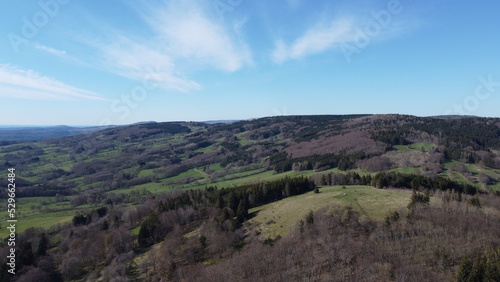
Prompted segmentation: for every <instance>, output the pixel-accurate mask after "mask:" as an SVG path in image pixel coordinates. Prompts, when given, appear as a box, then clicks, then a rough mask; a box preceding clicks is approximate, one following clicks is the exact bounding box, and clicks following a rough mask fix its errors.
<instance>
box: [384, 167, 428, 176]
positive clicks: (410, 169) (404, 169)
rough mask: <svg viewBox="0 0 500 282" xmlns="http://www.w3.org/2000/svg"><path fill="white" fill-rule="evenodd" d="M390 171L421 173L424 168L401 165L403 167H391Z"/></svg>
mask: <svg viewBox="0 0 500 282" xmlns="http://www.w3.org/2000/svg"><path fill="white" fill-rule="evenodd" d="M390 171H391V172H397V173H405V174H419V175H421V174H422V173H423V171H422V168H420V167H401V168H395V169H391V170H390Z"/></svg>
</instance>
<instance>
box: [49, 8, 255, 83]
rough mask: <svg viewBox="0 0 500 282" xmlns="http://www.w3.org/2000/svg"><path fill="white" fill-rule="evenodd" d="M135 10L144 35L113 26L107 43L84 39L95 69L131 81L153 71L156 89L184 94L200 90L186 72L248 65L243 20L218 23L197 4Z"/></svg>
mask: <svg viewBox="0 0 500 282" xmlns="http://www.w3.org/2000/svg"><path fill="white" fill-rule="evenodd" d="M136 12H137V13H138V14H139V15H140V16H141V19H142V21H143V22H144V23H146V26H147V27H148V29H149V30H148V31H149V32H148V35H147V36H145V35H140V34H132V33H130V32H127V31H116V30H112V32H107V34H113V36H111V37H109V36H108V38H107V40H106V41H104V40H101V41H96V40H84V41H85V42H86V43H87V44H89V45H91V46H93V47H94V48H96V51H97V54H96V56H97V57H98V58H99V59H97V65H99V67H100V68H102V69H105V70H106V71H109V72H111V73H114V74H117V75H120V76H123V77H127V78H130V79H133V80H136V81H142V80H144V79H145V78H149V77H150V76H151V75H152V74H151V69H154V70H155V73H154V79H155V81H156V82H158V83H159V85H158V86H159V87H160V88H162V89H166V90H174V91H179V92H184V93H187V92H190V91H197V90H201V89H202V86H201V85H200V84H199V83H198V82H196V81H195V80H193V79H192V78H189V77H188V75H187V74H192V73H194V72H196V71H198V70H206V69H216V70H219V71H224V72H234V71H237V70H239V69H241V68H243V67H244V66H246V65H250V64H252V59H251V53H250V51H249V48H248V47H247V46H246V45H245V44H244V42H243V40H242V38H241V33H240V29H241V28H242V23H240V24H235V25H233V26H232V27H228V26H226V25H223V24H222V23H221V22H220V21H217V19H216V18H215V17H211V16H210V13H209V12H208V11H207V8H206V7H204V6H203V5H201V4H200V3H193V2H192V1H170V2H169V3H168V4H158V5H150V6H147V5H141V6H138V7H137V8H136ZM243 23H244V22H243ZM47 51H48V50H47Z"/></svg>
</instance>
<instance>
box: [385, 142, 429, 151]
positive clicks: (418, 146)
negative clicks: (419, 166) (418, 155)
mask: <svg viewBox="0 0 500 282" xmlns="http://www.w3.org/2000/svg"><path fill="white" fill-rule="evenodd" d="M392 147H394V148H395V149H396V150H399V151H404V152H415V151H422V150H423V151H424V152H429V151H430V150H432V148H435V147H436V145H435V144H432V143H413V144H409V145H394V146H392Z"/></svg>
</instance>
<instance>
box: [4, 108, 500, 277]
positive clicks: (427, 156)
mask: <svg viewBox="0 0 500 282" xmlns="http://www.w3.org/2000/svg"><path fill="white" fill-rule="evenodd" d="M0 166H3V171H4V172H5V175H7V172H8V169H11V171H14V170H12V169H15V180H14V179H12V178H11V179H10V180H9V179H8V178H6V177H3V178H0V185H2V186H3V187H8V185H9V183H11V182H13V181H15V183H16V188H15V197H16V216H17V219H18V224H17V230H16V231H17V233H18V236H17V238H16V240H17V243H18V245H16V246H17V253H16V257H17V258H18V261H17V268H18V269H17V271H18V273H19V275H18V276H15V277H14V276H9V274H8V272H7V268H8V265H7V264H6V263H4V260H5V258H6V256H7V254H8V253H9V248H10V247H9V245H8V241H5V240H4V241H3V242H2V243H0V254H5V255H2V257H3V258H4V259H3V260H2V259H0V281H11V280H16V279H19V281H36V280H42V281H75V280H88V281H97V280H102V281H111V280H113V279H115V280H116V281H158V280H161V279H165V280H172V281H197V280H198V281H200V280H199V279H201V280H202V281H278V280H286V281H297V280H313V281H332V280H333V281H339V280H367V281H391V280H404V279H407V278H408V279H409V278H412V279H409V280H410V281H446V280H461V281H465V280H467V281H495V280H496V279H497V278H498V279H500V274H499V273H500V269H499V267H498V266H499V265H500V248H499V247H498V246H500V239H499V238H498V232H499V230H498V227H499V226H500V204H499V203H500V119H499V118H480V117H446V118H443V117H432V118H430V117H427V118H425V117H415V116H408V115H318V116H276V117H267V118H260V119H254V120H245V121H236V122H232V123H213V124H211V123H202V122H166V123H153V122H148V123H142V124H135V125H130V126H120V127H113V128H106V129H102V130H98V131H95V132H91V133H86V134H79V135H73V136H66V137H57V138H51V139H46V140H39V141H30V142H18V141H16V142H11V141H3V142H2V143H0ZM11 176H12V174H11ZM8 192H9V191H8V190H7V189H3V190H0V199H2V201H6V199H7V198H8V197H10V196H9V193H8ZM332 205H333V206H332ZM436 226H439V228H435V227H436ZM0 236H1V237H2V238H6V237H7V236H9V234H8V230H7V229H6V228H2V229H0ZM262 254H269V255H268V256H263V255H262ZM283 257H285V258H286V261H287V263H285V264H284V263H282V262H283ZM306 257H307V260H305V259H304V258H306ZM414 277H415V279H413V278H414ZM478 277H479V278H478ZM480 278H481V279H483V278H484V279H483V280H481V279H480ZM44 279H45V280H44ZM488 279H490V280H488Z"/></svg>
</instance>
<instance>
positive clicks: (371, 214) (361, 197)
mask: <svg viewBox="0 0 500 282" xmlns="http://www.w3.org/2000/svg"><path fill="white" fill-rule="evenodd" d="M345 187H346V189H343V188H342V186H325V187H322V188H320V193H318V194H316V193H314V192H309V193H306V194H303V195H298V196H294V197H289V198H286V199H283V200H280V201H277V202H273V203H270V204H267V205H263V206H260V207H256V208H253V209H250V210H249V213H255V217H254V218H252V219H250V220H249V222H250V223H255V224H257V229H258V230H260V232H261V234H262V237H263V238H275V237H276V236H278V235H280V236H284V235H286V234H287V233H288V232H289V231H290V229H291V228H293V227H294V226H295V225H296V224H297V222H298V221H299V220H301V219H304V217H305V216H306V215H307V213H308V212H309V211H310V210H312V211H316V210H318V209H320V208H322V207H324V206H327V205H331V204H337V205H341V206H350V207H352V208H353V209H354V210H355V211H357V212H359V213H360V214H362V215H365V216H367V217H368V218H370V219H373V220H383V219H384V218H385V216H386V215H387V213H388V212H390V211H393V210H397V209H399V208H402V207H406V205H407V204H408V203H409V202H410V198H411V192H410V191H407V190H392V189H376V188H374V187H372V186H345Z"/></svg>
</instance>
